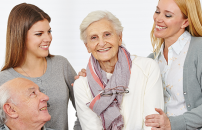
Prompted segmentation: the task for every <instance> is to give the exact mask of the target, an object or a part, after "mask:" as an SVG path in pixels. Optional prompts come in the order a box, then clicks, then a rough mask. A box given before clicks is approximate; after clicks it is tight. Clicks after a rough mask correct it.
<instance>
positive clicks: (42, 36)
mask: <svg viewBox="0 0 202 130" xmlns="http://www.w3.org/2000/svg"><path fill="white" fill-rule="evenodd" d="M51 41H52V35H51V28H50V25H49V21H48V20H46V19H44V20H42V21H38V22H36V23H35V24H34V25H33V26H32V27H31V28H30V29H29V31H28V32H27V40H26V53H27V55H28V56H29V55H33V56H36V57H46V56H48V51H49V46H50V44H51Z"/></svg>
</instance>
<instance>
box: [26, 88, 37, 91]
mask: <svg viewBox="0 0 202 130" xmlns="http://www.w3.org/2000/svg"><path fill="white" fill-rule="evenodd" d="M35 89H36V88H34V87H31V88H28V91H32V90H35Z"/></svg>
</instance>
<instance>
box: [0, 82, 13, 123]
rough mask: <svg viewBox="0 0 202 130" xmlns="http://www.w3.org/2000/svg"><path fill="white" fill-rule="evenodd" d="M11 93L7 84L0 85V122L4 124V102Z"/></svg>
mask: <svg viewBox="0 0 202 130" xmlns="http://www.w3.org/2000/svg"><path fill="white" fill-rule="evenodd" d="M10 97H11V94H10V92H9V89H8V87H7V85H2V86H0V124H5V122H6V119H7V118H6V113H5V112H4V110H3V106H4V104H5V103H6V102H7V101H8V100H9V99H10Z"/></svg>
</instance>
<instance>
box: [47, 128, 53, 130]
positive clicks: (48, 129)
mask: <svg viewBox="0 0 202 130" xmlns="http://www.w3.org/2000/svg"><path fill="white" fill-rule="evenodd" d="M45 130H55V129H51V128H46V129H45Z"/></svg>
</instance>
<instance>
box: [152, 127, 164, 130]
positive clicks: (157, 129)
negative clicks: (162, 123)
mask: <svg viewBox="0 0 202 130" xmlns="http://www.w3.org/2000/svg"><path fill="white" fill-rule="evenodd" d="M151 130H163V129H162V128H156V127H152V128H151Z"/></svg>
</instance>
